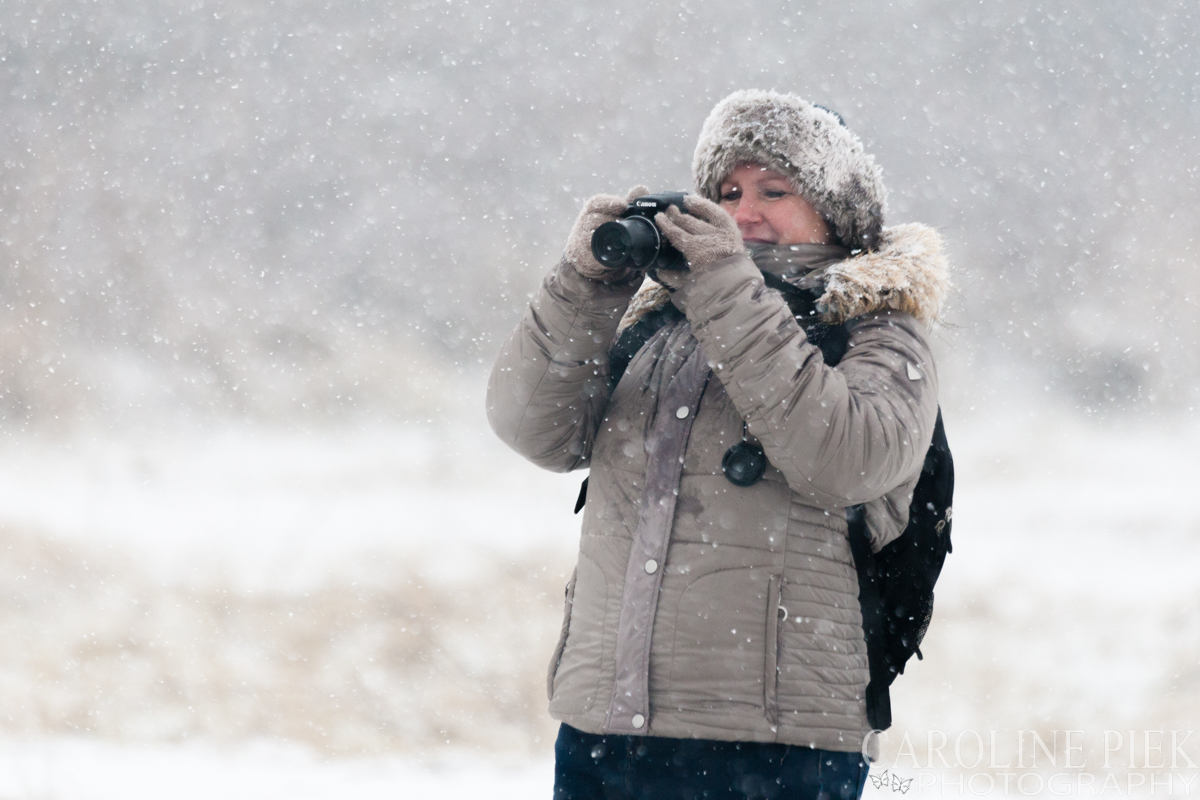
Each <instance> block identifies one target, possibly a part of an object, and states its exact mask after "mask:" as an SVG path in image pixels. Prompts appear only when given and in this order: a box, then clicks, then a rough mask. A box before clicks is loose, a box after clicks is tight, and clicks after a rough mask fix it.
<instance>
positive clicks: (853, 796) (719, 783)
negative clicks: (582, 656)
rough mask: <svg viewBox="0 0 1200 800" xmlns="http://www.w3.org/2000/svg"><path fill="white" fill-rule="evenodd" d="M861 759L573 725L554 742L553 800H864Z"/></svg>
mask: <svg viewBox="0 0 1200 800" xmlns="http://www.w3.org/2000/svg"><path fill="white" fill-rule="evenodd" d="M867 769H868V764H867V762H866V760H865V759H864V758H863V757H862V756H861V755H860V754H858V753H837V752H834V751H832V750H816V749H814V748H811V747H795V746H790V745H785V744H760V743H757V742H719V741H713V740H710V739H664V738H661V737H656V736H617V735H610V736H597V735H595V734H591V733H583V732H582V731H578V730H576V729H575V728H572V727H571V726H569V725H563V726H562V727H560V728H559V729H558V741H556V742H555V743H554V800H699V798H704V799H705V800H751V799H753V800H767V798H779V800H858V798H859V797H860V796H861V795H862V791H863V785H864V784H865V783H866V780H867Z"/></svg>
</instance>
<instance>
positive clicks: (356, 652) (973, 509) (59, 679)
mask: <svg viewBox="0 0 1200 800" xmlns="http://www.w3.org/2000/svg"><path fill="white" fill-rule="evenodd" d="M949 425H950V430H949V433H950V436H951V443H952V446H953V447H954V450H955V455H956V460H957V465H958V482H959V491H958V494H957V498H956V503H955V528H954V540H955V551H954V553H953V554H952V555H951V556H950V559H949V560H948V562H947V567H946V572H945V573H944V576H943V578H942V582H941V583H940V584H939V587H938V605H937V610H936V612H935V618H934V623H933V626H932V627H931V630H930V633H929V635H928V638H927V641H926V646H925V647H924V648H923V649H924V651H925V655H926V659H925V660H924V661H923V662H919V663H914V664H913V665H912V666H911V667H910V669H909V671H908V674H906V675H905V676H903V677H902V678H900V680H899V682H898V683H897V686H896V689H895V691H894V709H895V716H896V719H897V725H896V727H895V728H894V729H893V730H892V731H890V732H889V734H888V738H887V740H886V741H885V743H884V744H885V746H884V752H885V756H886V757H887V758H888V759H890V763H892V766H893V770H892V771H893V772H894V773H895V778H894V779H892V780H893V781H895V780H899V781H901V783H900V784H897V785H896V787H897V788H893V786H892V785H891V784H889V785H888V786H887V787H886V788H884V787H882V786H881V787H879V788H877V787H875V786H873V785H872V786H870V787H868V795H870V796H877V797H879V796H895V795H896V794H897V793H898V792H900V788H899V787H901V786H903V783H902V781H903V780H909V779H911V780H913V781H914V783H913V784H909V789H910V790H911V791H912V792H913V793H916V792H917V789H918V788H919V789H920V793H921V794H923V795H934V794H949V795H957V794H959V790H958V789H957V788H954V784H953V783H952V784H951V785H950V788H947V787H946V785H945V784H944V783H935V782H934V781H942V780H943V779H944V776H945V775H951V776H953V775H960V776H961V775H965V776H966V777H967V778H969V779H971V780H973V781H974V782H973V783H971V784H970V785H969V786H968V787H967V789H966V790H965V791H966V793H967V794H970V795H978V794H1005V792H1004V791H1003V790H1002V789H1001V788H999V787H1001V786H1002V783H1001V781H1002V780H1003V778H1002V777H1001V776H1002V773H1003V771H1004V770H1003V769H1002V768H1000V767H999V765H1002V764H1004V763H1005V761H1006V760H1007V759H1008V758H1009V756H1011V755H1013V753H1015V750H1016V741H1017V738H1016V737H1017V735H1018V734H1017V732H1018V731H1021V730H1026V731H1037V732H1038V733H1039V735H1040V736H1041V737H1042V738H1043V739H1044V740H1045V741H1051V740H1052V739H1053V735H1054V734H1053V731H1055V730H1060V731H1062V730H1068V729H1072V730H1080V731H1083V732H1084V734H1081V735H1080V736H1081V738H1080V739H1079V742H1081V744H1082V747H1083V750H1081V751H1079V753H1077V755H1076V756H1075V761H1076V762H1078V761H1079V760H1080V759H1081V758H1082V759H1084V760H1085V761H1086V768H1085V769H1084V770H1082V771H1080V770H1073V771H1071V772H1070V779H1071V780H1072V781H1075V780H1076V778H1077V776H1078V775H1079V774H1083V773H1087V774H1089V775H1093V776H1096V777H1097V781H1096V783H1095V785H1094V786H1091V787H1090V788H1089V786H1088V785H1083V784H1080V783H1078V782H1076V783H1072V784H1070V788H1072V791H1071V792H1070V793H1071V794H1091V793H1096V792H1097V790H1099V789H1100V788H1101V786H1102V784H1103V782H1104V780H1105V779H1106V776H1107V775H1108V774H1109V773H1112V775H1113V781H1119V787H1120V789H1121V791H1122V793H1134V794H1137V793H1148V792H1149V784H1148V783H1146V782H1145V781H1144V780H1143V779H1144V778H1146V777H1148V776H1152V775H1158V779H1159V781H1160V782H1159V783H1158V784H1157V787H1158V788H1157V793H1158V794H1163V793H1164V790H1163V788H1162V787H1163V784H1162V783H1161V781H1162V780H1165V779H1166V777H1165V776H1167V775H1168V772H1169V771H1164V772H1161V774H1160V773H1156V772H1155V771H1154V769H1153V767H1154V765H1155V763H1156V761H1157V760H1158V759H1160V758H1161V755H1160V754H1161V753H1162V752H1166V753H1167V755H1168V757H1169V756H1170V753H1171V748H1170V747H1169V743H1170V731H1171V730H1184V731H1186V730H1189V729H1200V589H1198V588H1197V587H1198V586H1200V582H1197V581H1196V579H1195V577H1194V575H1195V571H1196V565H1197V564H1200V509H1198V508H1197V505H1196V503H1195V501H1194V499H1193V497H1194V495H1195V489H1194V487H1195V484H1196V478H1197V477H1198V475H1200V470H1197V469H1196V467H1195V464H1194V461H1193V459H1194V454H1195V453H1196V452H1200V426H1197V425H1196V424H1194V423H1190V422H1189V423H1185V424H1175V425H1159V426H1151V427H1134V428H1130V427H1128V426H1123V427H1118V426H1114V425H1110V426H1107V427H1104V426H1098V425H1092V424H1088V423H1083V422H1079V421H1076V420H1072V419H1069V418H1066V417H1054V416H1049V415H1045V416H1028V415H1020V416H1017V415H1004V416H991V417H982V416H981V417H976V418H974V419H972V420H971V421H970V422H964V421H962V420H961V419H958V420H956V419H955V418H954V417H950V419H949ZM579 477H580V476H555V475H545V474H542V473H540V472H538V471H537V470H534V469H532V468H529V467H526V466H524V465H523V464H521V463H520V462H519V461H518V460H517V459H516V457H515V456H511V455H510V454H509V453H507V452H506V451H505V450H504V449H503V448H502V447H500V446H499V445H496V444H494V443H493V442H492V440H491V439H490V438H489V437H488V435H487V433H486V431H484V430H482V429H481V426H480V425H479V422H478V421H477V420H472V421H469V422H467V423H464V424H463V425H462V426H460V427H458V428H453V429H449V430H445V429H438V430H435V429H431V428H376V429H371V430H364V431H357V432H341V433H324V434H289V433H283V432H274V433H272V432H264V431H262V430H226V431H223V432H221V433H219V434H206V435H200V434H186V435H185V434H179V435H176V436H169V437H164V436H161V435H160V436H155V437H145V438H139V437H136V436H123V437H120V438H115V437H111V436H109V437H105V436H76V437H74V438H72V439H70V440H59V441H45V440H36V439H24V440H12V441H9V442H7V443H6V444H4V445H3V446H0V486H4V487H5V489H4V492H3V493H2V494H0V553H3V554H5V555H3V556H0V580H2V581H3V583H4V584H5V585H7V586H10V587H12V591H9V592H6V596H5V597H4V598H3V600H2V601H0V637H2V640H3V641H4V642H5V647H4V648H3V649H2V651H0V798H4V799H5V800H7V799H8V798H92V797H110V796H112V797H115V796H121V797H133V798H138V797H164V796H171V797H193V796H195V797H200V796H205V797H211V796H222V797H231V798H236V797H247V798H250V797H254V798H264V797H274V796H279V797H284V796H287V797H313V798H317V797H339V796H351V795H353V796H361V797H375V796H379V797H385V796H386V797H439V798H441V797H446V798H455V797H463V798H467V797H480V796H488V797H510V796H511V797H537V796H543V797H545V796H548V795H549V790H548V787H549V782H550V777H549V776H550V742H551V739H552V736H553V726H552V725H551V724H550V723H549V722H548V720H546V718H545V716H544V708H543V704H544V693H543V689H542V683H543V678H542V676H543V670H544V662H545V660H546V659H547V657H548V654H549V650H550V648H551V646H552V644H553V637H554V636H555V634H556V633H557V627H558V623H559V616H560V614H561V585H562V581H563V579H564V577H565V573H566V572H567V571H568V570H569V566H570V562H571V555H572V551H573V549H574V547H575V543H576V537H577V527H578V522H577V518H575V517H573V516H572V515H571V513H570V510H571V508H570V507H571V506H572V504H573V501H574V497H575V492H576V490H577V487H578V480H579ZM1106 730H1110V731H1135V733H1136V735H1135V736H1132V737H1131V736H1129V735H1128V734H1124V733H1123V734H1122V744H1121V745H1120V746H1116V747H1112V748H1111V749H1112V753H1110V755H1111V756H1112V765H1111V769H1109V770H1107V771H1106V770H1105V769H1104V768H1103V764H1102V760H1103V757H1104V755H1105V753H1104V751H1103V745H1104V743H1105V740H1104V738H1103V737H1104V731H1106ZM1158 730H1163V731H1166V732H1167V733H1166V734H1164V735H1158V734H1153V732H1154V731H1158ZM991 731H995V732H996V733H995V734H994V735H993V734H991V733H990V732H991ZM1145 731H1151V733H1152V736H1151V738H1150V741H1151V749H1150V750H1149V752H1147V749H1146V747H1145V741H1146V739H1145V736H1144V732H1145ZM964 732H967V733H966V734H964ZM974 732H979V733H980V734H981V739H980V740H981V741H984V742H985V743H987V747H988V748H989V752H988V759H985V760H984V761H983V763H982V766H979V767H978V768H975V767H971V766H970V763H969V761H970V759H969V758H968V756H969V755H970V754H971V752H973V750H972V746H971V742H972V741H975V740H974V739H972V736H973V733H974ZM905 733H907V734H908V735H909V741H910V743H911V746H910V750H911V752H912V756H911V757H905V756H903V755H902V752H903V740H904V734H905ZM942 734H945V736H946V737H947V741H948V743H949V744H948V745H947V746H946V747H945V748H944V749H943V750H942V752H941V755H942V756H943V757H945V758H947V759H948V760H949V761H950V762H951V769H949V770H948V769H946V768H945V767H944V766H943V763H942V762H940V761H938V760H937V756H938V753H937V752H936V746H937V744H938V743H939V742H940V739H939V738H938V737H940V736H941V735H942ZM964 735H966V739H965V740H963V739H962V737H963V736H964ZM1031 735H1032V734H1025V736H1027V737H1029V736H1031ZM1130 738H1133V739H1136V741H1137V742H1138V744H1137V746H1136V747H1135V750H1134V753H1133V756H1132V757H1133V759H1134V762H1133V764H1134V768H1133V769H1132V770H1130V769H1129V768H1128V761H1129V758H1130V755H1129V753H1128V747H1127V744H1128V740H1129V739H1130ZM1164 738H1165V741H1166V743H1167V746H1166V747H1164V748H1162V750H1160V751H1155V750H1154V749H1153V748H1154V743H1155V742H1162V741H1163V739H1164ZM1060 739H1061V736H1060ZM956 740H960V741H966V743H967V747H966V751H967V752H966V753H963V752H961V751H960V752H959V754H958V755H960V756H963V758H962V759H961V760H958V761H956V759H955V751H954V743H955V741H956ZM992 741H995V742H996V745H995V750H994V751H992V750H991V744H990V743H991V742H992ZM1108 743H1109V744H1110V746H1112V745H1114V743H1115V740H1114V739H1111V738H1110V740H1109V742H1108ZM930 745H933V746H934V748H935V751H934V752H930ZM1030 747H1032V745H1030V744H1029V743H1028V742H1026V743H1025V745H1024V750H1023V752H1025V753H1026V754H1027V755H1028V753H1029V752H1031V751H1030V749H1029V748H1030ZM1122 748H1124V749H1122ZM1051 749H1052V750H1054V751H1055V752H1056V754H1057V755H1058V757H1060V759H1061V758H1062V757H1063V753H1062V752H1061V751H1062V749H1063V748H1062V744H1061V742H1060V746H1059V747H1057V748H1055V747H1053V746H1052V747H1051ZM1183 752H1184V753H1185V754H1188V755H1190V757H1191V759H1192V760H1193V761H1195V762H1196V763H1200V737H1193V740H1192V741H1189V742H1188V743H1186V744H1185V745H1184V751H1183ZM898 754H901V757H900V758H899V759H897V755H898ZM1080 754H1082V755H1080ZM1043 755H1044V754H1043ZM1045 760H1046V759H1045V758H1043V761H1045ZM989 763H995V764H996V765H998V766H997V767H991V766H989ZM1060 763H1061V761H1060ZM960 766H961V768H956V767H960ZM1043 766H1045V765H1044V764H1039V766H1038V768H1037V769H1038V770H1041V769H1042V767H1043ZM1118 768H1119V769H1120V772H1115V770H1117V769H1118ZM880 772H881V770H880V769H876V770H875V773H874V774H875V775H876V777H878V776H879V774H880ZM1035 773H1036V775H1037V776H1040V777H1039V778H1038V779H1039V780H1044V779H1045V778H1047V777H1049V776H1050V775H1051V774H1053V773H1054V770H1053V769H1050V768H1047V769H1046V770H1044V771H1040V772H1039V771H1035ZM1022 774H1024V773H1022ZM1031 774H1034V773H1031ZM1194 775H1195V771H1194V770H1193V771H1191V772H1189V771H1188V770H1186V769H1180V770H1176V772H1175V775H1174V777H1172V778H1171V780H1173V781H1174V783H1173V784H1172V791H1173V792H1174V793H1175V794H1184V791H1183V789H1182V786H1183V783H1182V781H1183V780H1185V779H1186V778H1187V777H1188V776H1192V777H1194ZM980 776H982V777H980ZM1131 776H1132V777H1131ZM889 777H890V776H889ZM1058 780H1059V783H1058V784H1057V785H1056V786H1057V788H1058V789H1061V788H1063V787H1066V786H1067V784H1065V783H1063V782H1062V781H1064V780H1066V779H1065V778H1060V779H1058ZM989 781H991V785H989V783H988V782H989ZM1113 785H1117V784H1113ZM1055 791H1056V789H1052V788H1049V787H1046V786H1041V787H1040V788H1039V785H1038V783H1037V781H1036V780H1034V779H1033V778H1029V779H1027V780H1025V782H1024V783H1022V784H1021V786H1020V787H1017V786H1015V785H1013V786H1011V787H1010V789H1009V791H1008V792H1007V793H1008V794H1010V795H1037V794H1053V793H1054V792H1055ZM1189 791H1190V792H1191V793H1195V794H1200V781H1194V782H1193V783H1192V784H1191V785H1190V790H1189ZM1104 793H1106V794H1109V795H1113V794H1115V790H1114V789H1113V788H1107V789H1106V790H1105V792H1104Z"/></svg>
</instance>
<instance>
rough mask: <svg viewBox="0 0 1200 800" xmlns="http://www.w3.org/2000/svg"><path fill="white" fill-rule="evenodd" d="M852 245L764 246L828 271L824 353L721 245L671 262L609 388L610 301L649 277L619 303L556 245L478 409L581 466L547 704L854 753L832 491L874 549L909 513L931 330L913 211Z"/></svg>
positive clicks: (848, 570) (942, 276)
mask: <svg viewBox="0 0 1200 800" xmlns="http://www.w3.org/2000/svg"><path fill="white" fill-rule="evenodd" d="M847 255H848V253H847V251H844V250H840V249H839V248H830V247H825V246H820V245H813V246H801V247H800V248H797V249H796V253H795V256H794V257H791V258H787V257H785V258H783V259H779V260H778V261H779V263H769V262H770V259H765V258H764V259H760V260H759V266H761V267H762V268H764V269H770V270H772V271H779V272H781V273H783V276H784V277H786V278H787V279H790V280H793V281H807V282H809V283H811V282H812V281H813V280H814V279H815V280H819V281H820V282H821V285H823V286H824V288H825V295H824V297H822V298H821V305H820V307H821V308H822V309H824V313H825V315H826V318H827V319H828V320H830V321H833V322H841V321H843V320H848V322H847V328H848V330H849V347H848V349H847V351H846V354H845V356H844V357H843V358H842V360H841V361H840V363H839V364H838V365H837V366H835V367H829V366H827V365H826V364H825V362H824V360H823V359H822V356H821V353H820V351H819V350H818V348H816V347H815V346H814V345H812V344H811V343H809V342H808V340H807V338H806V336H805V333H804V331H803V329H802V328H801V327H800V325H799V324H798V323H797V321H796V319H795V317H794V316H793V315H792V312H791V311H790V310H789V308H788V306H787V304H786V303H785V302H784V300H783V298H782V297H781V296H780V295H779V294H778V293H777V292H775V291H773V290H770V289H767V288H766V287H765V284H764V282H763V277H762V274H761V272H760V271H759V266H756V265H755V263H754V262H752V261H751V259H750V257H749V256H748V255H737V256H733V257H730V258H727V259H724V260H723V261H719V262H717V263H715V264H713V265H711V266H709V267H707V268H704V269H700V270H695V271H692V272H690V273H687V275H686V278H685V280H684V282H683V285H682V286H681V287H680V288H679V289H678V290H677V291H676V292H674V293H673V294H672V295H671V298H670V299H671V302H673V303H674V304H675V305H676V306H677V307H678V308H679V309H680V310H682V311H683V312H684V313H685V314H686V319H683V318H677V319H676V320H675V321H673V322H671V323H669V324H667V325H666V326H664V327H663V328H661V329H660V330H659V331H658V332H657V333H656V334H654V336H653V337H652V338H651V339H650V340H649V341H648V342H647V343H646V345H645V346H644V347H642V349H641V350H640V351H639V352H638V353H637V355H636V356H635V357H634V358H633V360H632V361H631V362H630V364H629V366H628V368H627V369H626V371H625V373H624V376H623V377H622V378H621V380H620V382H619V384H618V385H617V386H616V387H615V388H611V389H610V387H609V373H608V355H609V349H610V347H611V345H612V344H613V341H614V338H615V336H616V334H617V331H618V325H619V324H621V322H622V318H623V317H625V318H626V320H625V324H626V325H627V324H629V323H630V322H631V321H632V319H633V318H634V317H636V316H637V315H638V314H641V313H644V312H645V311H646V309H647V308H652V307H655V306H657V305H661V304H662V303H663V302H664V301H665V298H666V293H665V292H663V291H662V290H661V288H660V287H656V286H654V285H653V284H651V282H649V281H647V287H649V288H648V290H647V289H643V292H642V293H641V294H640V295H639V297H638V300H637V302H635V303H634V306H633V308H630V301H631V299H632V298H633V295H634V292H635V288H636V287H634V286H632V285H629V286H611V285H607V284H603V283H599V282H596V281H592V280H588V279H586V278H584V277H582V276H581V275H579V273H578V272H576V270H575V269H574V268H573V267H572V266H571V264H570V263H569V262H566V261H564V262H562V263H561V264H560V265H559V266H558V267H557V268H556V269H555V270H553V271H552V272H551V273H550V274H549V275H548V276H547V277H546V279H545V281H544V283H543V284H542V287H541V289H540V290H539V292H538V293H537V295H536V296H535V297H534V299H533V302H532V303H531V304H530V307H529V310H528V311H527V313H526V314H525V317H524V319H523V320H522V321H521V323H520V325H519V326H518V327H517V329H516V331H515V332H514V333H513V335H512V336H511V337H510V338H509V340H508V341H507V342H506V344H505V345H504V348H503V350H502V351H501V353H500V356H499V358H498V359H497V362H496V365H495V368H494V370H493V372H492V378H491V382H490V384H489V387H488V415H489V419H490V421H491V424H492V427H493V428H494V430H495V431H496V433H497V434H498V435H499V436H500V437H501V438H502V439H503V440H504V441H505V442H506V443H508V444H509V445H510V446H511V447H513V448H514V449H515V450H517V452H519V453H520V454H522V455H523V456H525V457H526V458H528V459H529V460H531V461H533V462H534V463H535V464H538V465H539V466H542V467H544V468H546V469H551V470H557V471H567V470H573V469H579V468H584V467H590V469H591V472H590V475H589V487H588V498H587V506H586V512H585V514H584V519H583V531H582V536H581V539H580V548H579V562H578V566H577V567H576V571H575V574H574V576H573V577H572V579H571V582H570V583H569V584H568V587H567V602H566V618H565V619H564V622H563V629H562V637H561V639H560V641H559V644H558V647H557V649H556V651H555V653H554V655H553V659H552V663H551V665H550V674H549V678H548V690H549V695H550V712H551V714H552V715H553V716H554V717H555V718H557V719H559V720H562V721H564V722H566V723H568V724H570V725H572V726H573V727H575V728H578V729H580V730H582V731H586V732H589V733H596V734H600V733H622V734H639V735H651V736H666V737H699V738H706V739H721V740H732V741H756V742H781V743H787V744H795V745H806V746H812V747H819V748H823V749H828V750H838V751H856V750H859V749H860V748H861V747H862V743H863V739H864V736H865V735H866V734H867V732H868V731H869V725H868V723H867V719H866V711H865V704H864V699H863V696H864V690H865V687H866V684H867V679H868V668H867V652H866V645H865V643H864V641H863V633H862V623H861V617H860V613H859V605H858V582H857V576H856V572H855V568H854V563H853V559H852V557H851V553H850V546H849V543H848V540H847V532H846V518H845V512H844V509H845V507H846V506H849V505H854V504H858V503H866V504H867V520H868V526H869V529H870V532H871V536H872V543H873V546H874V547H875V548H876V549H878V548H880V547H882V546H883V545H884V544H886V543H887V542H888V541H890V540H891V539H892V538H894V537H895V536H897V535H898V534H899V532H900V531H902V530H903V528H904V525H905V524H906V522H907V514H908V503H909V496H910V494H911V491H912V487H913V486H914V485H915V482H916V478H917V476H918V474H919V471H920V468H921V465H922V463H923V459H924V455H925V451H926V449H927V448H928V447H929V442H930V439H931V437H932V434H933V426H934V420H935V417H936V413H937V372H936V369H935V367H934V363H933V358H932V355H931V353H930V347H929V341H928V326H929V325H930V324H931V323H932V321H933V319H934V318H935V317H936V315H937V313H938V306H939V304H940V302H941V299H942V296H943V294H944V292H945V288H946V283H947V267H946V263H945V259H944V257H943V256H942V252H941V245H940V240H939V239H938V237H937V235H936V234H935V233H933V232H932V231H931V230H930V229H928V228H925V227H924V226H920V225H904V226H897V227H894V228H889V229H885V232H884V237H883V241H882V243H881V245H880V247H879V248H877V249H876V250H874V251H871V252H869V253H862V254H858V255H856V256H854V257H850V258H846V257H845V256H847ZM627 312H628V313H627ZM743 421H744V424H743ZM743 437H747V438H749V437H753V438H756V439H757V440H758V441H759V442H760V443H761V445H762V447H763V449H764V450H765V452H766V455H767V458H768V460H769V462H770V465H769V466H768V468H767V472H766V475H765V476H764V478H763V480H761V481H759V482H758V483H756V484H754V485H752V486H749V487H738V486H735V485H733V484H732V483H730V482H729V481H728V480H727V479H726V478H725V476H724V475H723V473H722V470H721V459H722V457H723V456H724V454H725V451H726V450H727V449H728V448H729V447H730V446H732V445H734V444H735V443H737V442H739V441H741V440H742V439H743Z"/></svg>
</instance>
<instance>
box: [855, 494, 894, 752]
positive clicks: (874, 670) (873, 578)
mask: <svg viewBox="0 0 1200 800" xmlns="http://www.w3.org/2000/svg"><path fill="white" fill-rule="evenodd" d="M865 512H866V508H865V506H861V505H858V506H850V507H849V508H847V509H846V527H847V529H848V531H849V534H850V552H851V553H852V554H853V555H854V564H855V567H856V568H857V572H858V599H859V605H860V607H861V608H862V617H863V638H864V640H865V641H866V643H867V663H868V665H869V666H870V669H871V678H870V682H869V683H867V697H866V699H867V722H869V723H871V727H872V728H874V729H875V730H877V731H883V730H887V729H888V728H889V727H891V724H892V698H891V694H890V693H889V692H888V687H889V686H891V683H892V680H891V679H892V675H891V671H890V670H889V669H888V667H887V664H886V662H885V660H884V655H885V653H884V650H883V648H880V647H871V643H872V642H876V641H878V640H879V635H880V634H881V633H882V632H883V627H884V619H883V600H882V597H881V596H880V592H879V583H880V577H881V576H880V574H879V570H878V569H877V568H876V563H875V554H874V553H873V552H871V539H870V537H869V536H868V534H867V516H866V513H865Z"/></svg>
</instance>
